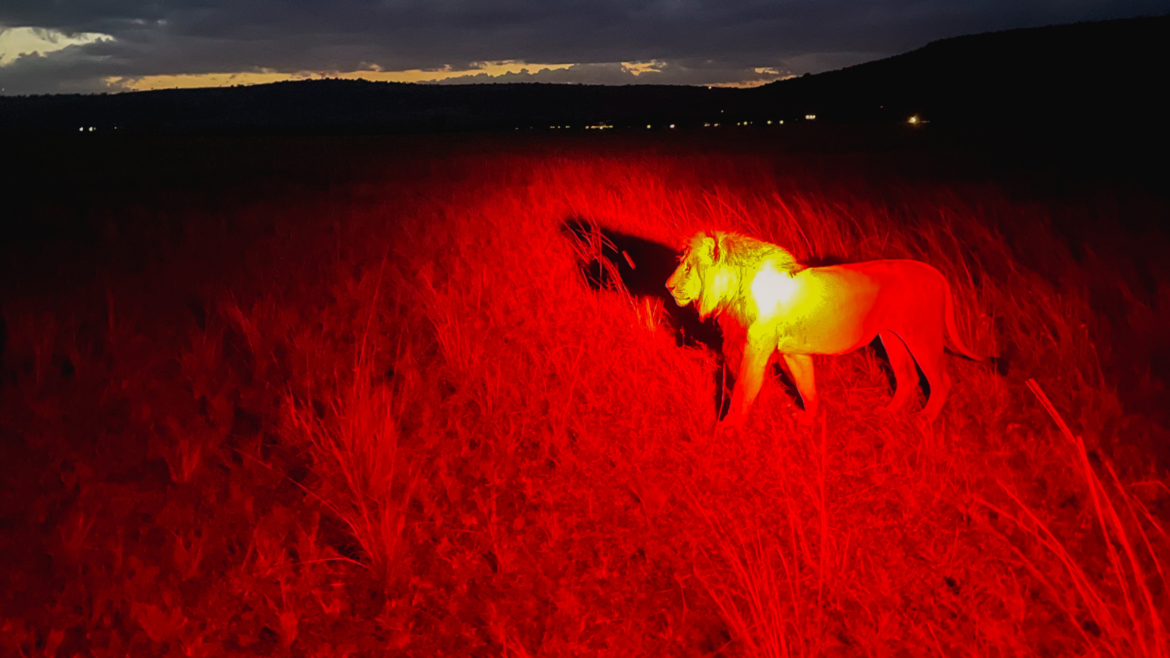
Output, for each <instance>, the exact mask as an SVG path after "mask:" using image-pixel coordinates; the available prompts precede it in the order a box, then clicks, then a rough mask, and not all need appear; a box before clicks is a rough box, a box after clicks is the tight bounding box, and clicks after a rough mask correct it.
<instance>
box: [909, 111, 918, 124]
mask: <svg viewBox="0 0 1170 658" xmlns="http://www.w3.org/2000/svg"><path fill="white" fill-rule="evenodd" d="M909 121H910V125H912V126H917V125H918V115H917V114H915V115H914V116H912V117H910V120H909Z"/></svg>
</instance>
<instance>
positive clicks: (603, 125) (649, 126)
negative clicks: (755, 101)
mask: <svg viewBox="0 0 1170 658" xmlns="http://www.w3.org/2000/svg"><path fill="white" fill-rule="evenodd" d="M804 118H805V120H807V121H813V120H815V119H816V118H817V115H815V114H806V115H804ZM755 123H756V122H755V121H738V122H736V124H735V125H737V126H752V125H755ZM764 123H765V124H767V125H769V126H771V125H777V126H782V125H784V120H783V119H777V120H775V121H773V120H768V121H765V122H764ZM912 123H913V122H912ZM722 125H723V124H722V123H704V124H703V127H704V128H718V127H720V126H722ZM659 127H663V126H659ZM665 127H666V128H669V129H672V130H673V129H675V128H678V125H677V124H673V123H672V124H669V125H667V126H665ZM613 128H614V126H613V125H611V124H608V123H599V124H593V125H588V126H585V130H613ZM548 129H549V130H572V129H573V126H549V127H548ZM646 129H647V130H653V129H654V124H652V123H648V124H646ZM516 130H520V128H516Z"/></svg>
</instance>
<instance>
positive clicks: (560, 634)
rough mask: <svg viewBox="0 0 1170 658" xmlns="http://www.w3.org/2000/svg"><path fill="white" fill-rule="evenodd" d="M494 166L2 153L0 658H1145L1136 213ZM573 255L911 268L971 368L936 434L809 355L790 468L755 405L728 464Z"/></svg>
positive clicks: (885, 165) (423, 153)
mask: <svg viewBox="0 0 1170 658" xmlns="http://www.w3.org/2000/svg"><path fill="white" fill-rule="evenodd" d="M509 137H510V136H503V137H490V138H486V137H484V138H470V137H447V138H437V137H436V138H376V139H375V138H370V139H356V138H355V139H339V138H333V139H326V138H315V139H308V138H303V139H275V138H272V139H251V140H245V139H236V140H216V139H194V138H190V139H178V138H175V139H163V138H158V139H143V140H140V141H134V140H130V141H120V142H98V141H90V142H78V143H73V144H50V145H45V144H39V145H33V144H27V145H25V146H24V147H23V148H24V149H25V150H24V151H21V152H20V155H21V158H23V159H21V160H19V161H21V162H26V163H28V166H27V167H26V168H25V172H26V173H25V174H24V178H20V177H19V176H18V177H17V178H16V179H9V182H10V183H11V187H10V188H9V192H8V193H7V195H6V197H7V198H6V199H5V205H6V207H7V208H8V211H9V212H8V216H7V218H6V219H5V221H6V222H7V226H6V231H7V234H8V235H9V236H10V237H11V239H10V241H9V243H8V244H7V245H5V247H4V253H3V257H4V260H5V262H4V263H3V264H2V266H3V270H2V271H3V274H2V276H3V278H2V279H0V295H2V297H0V311H2V314H3V320H4V323H3V325H0V326H3V329H4V330H3V331H2V332H0V346H2V348H3V371H2V373H3V377H2V380H0V464H2V466H0V469H2V470H0V475H2V477H3V480H2V482H3V485H2V487H0V603H2V607H0V654H3V655H11V656H28V657H31V656H67V657H72V656H124V655H129V656H237V655H238V656H243V655H277V656H322V657H325V656H329V657H333V656H374V655H377V656H382V655H390V656H398V655H401V656H465V655H477V656H497V655H498V656H512V655H515V656H562V655H604V656H704V655H727V656H918V655H923V656H926V655H930V656H1031V655H1038V656H1071V655H1100V656H1119V657H1120V656H1159V657H1164V656H1168V655H1170V635H1168V634H1167V630H1166V624H1167V621H1168V619H1167V617H1168V610H1170V601H1168V599H1167V596H1168V588H1167V580H1166V575H1165V573H1164V569H1165V568H1166V566H1167V565H1168V564H1170V562H1168V559H1167V558H1168V556H1167V551H1168V549H1170V538H1168V537H1167V535H1166V532H1165V527H1166V523H1167V520H1168V519H1167V517H1168V515H1170V509H1168V506H1170V490H1168V489H1167V486H1166V482H1167V467H1168V465H1170V459H1167V457H1166V455H1167V449H1166V447H1167V445H1168V443H1167V442H1168V441H1170V435H1168V434H1167V432H1166V431H1165V430H1164V429H1163V427H1164V426H1165V425H1166V423H1167V420H1168V419H1167V415H1166V410H1165V408H1164V403H1165V401H1166V399H1167V398H1166V394H1165V393H1166V392H1165V389H1164V386H1163V383H1162V379H1161V377H1162V375H1163V374H1164V373H1165V370H1166V364H1167V358H1168V345H1167V341H1166V339H1165V336H1166V335H1167V332H1168V331H1170V264H1168V263H1167V261H1166V259H1165V253H1166V251H1167V244H1168V243H1167V240H1166V237H1165V235H1164V234H1163V233H1162V232H1160V231H1158V230H1155V229H1151V228H1150V227H1151V226H1155V227H1156V226H1157V225H1158V223H1159V222H1162V221H1165V220H1166V219H1167V218H1168V217H1170V213H1168V210H1167V208H1168V206H1167V202H1166V199H1165V198H1164V197H1162V196H1159V195H1158V194H1156V193H1155V191H1152V190H1151V189H1150V188H1148V187H1143V186H1142V185H1132V184H1128V183H1125V182H1121V181H1108V182H1094V180H1092V179H1091V178H1084V179H1076V180H1071V181H1066V180H1064V179H1062V178H1061V174H1059V170H1058V169H1057V170H1053V171H1057V173H1056V174H1053V173H1051V172H1050V171H1049V172H1048V173H1045V172H1046V171H1048V170H1045V171H1042V172H1040V173H1039V174H1036V175H1033V173H1034V172H1033V173H1029V172H1023V171H1022V170H1013V171H1008V173H1004V174H1002V175H1000V174H999V173H997V172H998V171H999V170H997V169H996V168H995V167H991V168H987V167H985V166H972V167H970V168H968V169H964V168H963V167H956V166H955V162H956V160H957V159H961V158H962V157H963V156H961V155H959V154H956V153H953V152H929V151H920V150H910V151H900V150H889V149H885V150H879V151H876V152H869V153H865V152H862V153H847V152H841V150H840V149H836V151H837V152H836V153H815V152H809V151H808V150H801V151H800V152H795V153H786V152H785V149H784V147H783V142H782V141H770V140H769V139H765V138H763V137H759V138H757V137H751V138H749V139H746V140H738V141H735V142H734V143H732V142H729V143H727V144H722V143H720V141H719V140H718V139H709V138H704V139H703V140H697V139H691V140H688V139H686V138H670V139H668V138H666V137H661V138H659V137H654V136H649V137H642V138H638V139H627V138H623V137H621V136H611V135H606V136H604V137H596V138H565V139H555V140H553V139H534V138H524V139H510V138H509ZM14 161H17V160H14ZM1059 164H1060V163H1054V166H1058V165H1059ZM13 181H15V182H13ZM34 181H35V182H36V184H34ZM569 218H579V219H583V220H586V221H590V222H596V223H598V224H600V225H602V226H604V227H606V228H608V229H611V230H615V231H621V232H623V233H626V234H630V235H636V236H640V237H643V238H646V239H648V240H654V241H657V242H661V243H665V244H670V245H676V244H678V243H679V242H680V240H681V239H682V238H683V237H684V236H686V235H688V234H689V233H690V232H692V231H693V230H695V229H696V228H700V227H717V228H730V229H735V230H741V231H745V232H749V233H751V234H753V235H756V236H758V237H762V238H765V239H768V240H771V241H773V242H776V243H779V244H782V245H786V246H788V247H789V248H790V249H791V250H792V251H793V252H794V253H795V254H796V255H797V256H798V257H799V258H802V259H809V260H814V259H837V260H840V259H843V260H865V259H871V258H879V257H908V258H917V259H921V260H924V261H927V262H929V263H931V264H933V265H935V266H936V267H938V268H939V269H940V270H942V271H943V272H944V273H945V274H946V275H947V276H948V278H949V279H950V281H951V283H952V286H953V289H954V291H955V295H956V301H957V312H958V318H959V325H960V331H961V332H962V333H963V335H964V336H965V337H966V338H967V342H968V344H970V345H971V346H972V347H973V348H975V349H976V350H977V351H979V352H981V353H985V354H992V353H994V354H999V355H1001V357H1002V358H1001V359H1000V361H999V362H998V364H989V363H979V362H973V361H968V360H963V359H960V358H958V357H954V356H947V357H945V358H946V361H947V366H948V368H949V369H950V371H951V373H952V375H953V377H954V379H955V386H954V389H953V390H952V392H951V395H950V398H949V401H948V403H947V405H946V407H945V409H944V410H943V413H942V415H941V417H940V418H939V419H938V420H937V421H936V422H935V423H934V424H933V425H930V426H927V425H924V424H923V423H922V422H921V421H920V420H918V419H917V418H915V417H914V416H913V415H908V414H901V413H899V414H892V415H890V414H885V413H883V412H882V411H881V407H882V406H883V405H884V404H885V403H886V402H887V401H888V399H889V396H890V394H891V390H890V386H889V375H888V371H887V368H886V366H885V364H884V362H883V361H882V359H881V358H880V356H879V355H878V354H876V353H875V350H873V349H868V348H866V349H862V350H860V351H858V352H856V353H854V354H851V355H848V356H843V357H838V358H820V359H818V360H817V378H818V387H819V389H820V391H821V394H822V398H823V406H824V407H825V409H824V411H823V415H822V416H821V418H820V419H819V420H818V422H817V423H816V424H815V425H814V426H813V427H812V428H811V429H810V428H805V427H803V426H799V425H797V424H796V423H795V422H794V421H793V419H792V417H791V412H792V411H793V410H794V409H795V402H794V400H793V398H792V395H791V393H790V392H789V391H787V390H786V389H785V387H784V386H783V385H782V383H781V379H780V378H779V377H778V376H775V375H773V376H770V378H769V380H770V381H768V382H766V384H765V388H764V391H763V393H762V395H761V398H760V399H759V400H758V402H757V403H756V406H755V408H754V410H753V412H752V414H751V416H750V417H749V420H748V423H747V425H746V427H745V428H744V429H743V430H742V431H740V432H738V433H735V434H732V435H719V434H716V433H715V431H714V423H715V420H716V418H715V412H716V401H717V399H718V396H717V392H716V390H715V386H716V377H715V373H716V371H717V370H718V368H719V365H718V363H719V361H718V358H717V355H716V354H715V353H713V352H712V351H711V350H709V349H707V348H705V347H703V346H702V345H694V344H691V343H689V342H686V341H680V340H679V339H678V336H677V333H676V332H675V331H674V330H673V328H672V326H671V325H670V324H669V322H668V319H669V318H668V316H667V314H666V313H665V311H666V309H665V308H663V307H662V306H661V300H654V299H646V298H637V297H631V296H630V295H629V294H626V293H625V292H624V291H623V290H621V289H619V288H616V287H611V288H610V289H602V290H593V289H591V288H590V287H589V286H588V285H587V283H586V280H585V278H584V277H583V276H582V270H581V263H580V257H581V255H582V253H581V250H580V248H579V247H575V246H574V243H573V242H572V241H571V240H570V239H569V238H568V237H567V236H566V234H565V232H564V231H563V230H562V223H563V222H564V221H565V220H566V219H569ZM997 366H998V370H999V372H997ZM1029 382H1031V383H1029ZM1046 401H1047V402H1046ZM1062 423H1064V424H1067V427H1062V425H1061V424H1062Z"/></svg>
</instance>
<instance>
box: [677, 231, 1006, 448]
mask: <svg viewBox="0 0 1170 658" xmlns="http://www.w3.org/2000/svg"><path fill="white" fill-rule="evenodd" d="M666 287H667V289H668V290H669V291H670V294H671V295H672V296H673V297H674V300H675V302H676V303H677V304H678V305H679V306H686V305H687V304H690V303H692V302H695V306H696V307H697V309H698V312H699V317H700V319H704V320H705V319H706V318H708V317H710V316H712V315H714V316H716V317H717V318H718V320H719V326H720V328H721V329H722V331H723V334H724V336H725V340H726V341H728V342H734V343H736V344H739V343H742V345H743V357H742V363H741V364H740V367H739V377H738V379H737V380H736V382H735V389H734V391H733V392H732V396H731V408H730V409H729V410H728V412H727V417H726V418H725V419H724V421H723V422H724V423H726V425H727V426H732V427H738V426H741V425H742V424H743V422H744V419H745V418H746V416H747V413H748V410H749V409H750V408H751V406H752V403H753V402H754V401H755V399H756V396H757V395H759V392H760V387H761V386H762V385H763V381H764V371H765V369H766V367H767V365H768V360H769V359H770V358H771V356H772V354H773V353H774V352H779V353H780V355H781V356H782V357H783V360H784V364H785V365H786V366H787V369H788V371H789V373H791V375H792V379H793V380H794V382H795V384H796V389H797V391H798V392H799V393H800V397H801V399H802V400H803V401H804V411H803V412H797V413H796V414H794V415H795V416H796V417H797V419H798V420H799V421H800V422H802V423H804V424H810V423H812V421H813V420H814V418H815V417H816V413H817V392H816V386H815V380H814V376H813V362H812V355H814V354H818V355H819V354H829V355H838V354H847V353H849V352H852V351H853V350H856V349H857V348H859V347H861V346H863V345H868V344H869V343H870V342H872V341H873V339H874V337H876V336H881V339H882V345H883V346H885V349H886V354H887V355H888V356H889V360H890V365H891V366H892V368H893V371H894V377H895V379H896V387H895V390H894V396H893V399H892V400H890V403H889V405H888V406H887V409H888V410H891V411H894V410H897V409H900V408H901V407H903V406H904V405H905V404H906V403H907V402H909V400H910V398H911V397H912V396H913V395H914V392H915V390H916V389H917V388H918V372H917V370H916V369H915V367H914V364H915V362H916V361H917V363H918V368H921V370H922V373H923V374H924V375H925V376H926V380H927V381H928V382H929V383H930V399H929V400H928V401H927V403H926V406H925V407H924V408H923V410H922V417H923V418H925V419H926V420H927V422H930V421H933V420H934V419H935V418H936V417H937V416H938V414H939V412H940V411H941V410H942V407H943V403H944V402H945V401H946V398H947V393H948V392H949V391H950V389H951V379H950V376H949V375H948V374H947V371H946V368H945V367H944V364H943V359H942V356H943V347H944V338H943V330H944V326H945V329H946V333H947V334H948V335H949V336H950V339H951V343H952V345H953V347H954V349H955V351H956V352H957V353H960V354H962V355H963V356H966V357H968V358H970V359H974V360H977V361H981V360H983V359H982V357H979V356H976V355H975V354H974V353H973V352H972V351H971V350H970V349H969V348H968V347H967V346H966V345H965V344H964V343H963V341H962V340H961V339H960V338H959V336H958V334H957V332H956V331H955V313H954V300H953V299H952V297H951V287H950V284H949V283H948V282H947V279H946V277H945V276H943V274H942V272H939V271H938V270H937V269H935V268H933V267H931V266H930V265H927V264H926V263H922V262H919V261H915V260H876V261H869V262H863V263H852V264H847V265H833V266H829V267H805V266H804V265H802V264H800V263H799V262H797V260H796V259H795V258H794V257H793V256H792V254H791V253H789V252H788V251H787V250H785V249H784V248H782V247H779V246H777V245H774V244H770V243H768V242H764V241H761V240H756V239H754V238H750V237H747V236H745V235H740V234H738V233H732V232H727V231H700V232H699V233H696V234H695V235H694V236H693V237H692V238H691V239H690V241H689V243H688V244H687V246H686V248H685V251H684V253H683V255H682V257H681V261H680V263H679V265H678V268H677V269H676V270H675V271H674V273H673V274H672V275H671V276H670V279H668V280H667V282H666Z"/></svg>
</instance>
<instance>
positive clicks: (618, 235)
mask: <svg viewBox="0 0 1170 658" xmlns="http://www.w3.org/2000/svg"><path fill="white" fill-rule="evenodd" d="M562 228H563V230H564V232H565V234H566V235H567V236H568V237H569V238H570V240H571V241H572V242H573V248H574V252H575V253H576V254H577V258H578V262H579V264H580V268H581V274H582V276H583V277H584V278H585V283H586V284H587V285H588V286H589V287H590V288H592V289H593V290H621V289H624V290H626V291H627V292H628V293H629V294H630V295H632V296H634V297H642V298H650V299H656V300H659V301H661V306H662V309H663V312H664V313H665V315H666V322H665V324H666V325H667V326H668V327H669V328H670V330H671V332H672V333H673V334H674V339H675V343H676V344H677V345H679V346H680V347H681V346H683V345H689V346H698V345H702V346H705V347H707V348H709V349H710V350H711V351H712V352H714V353H715V354H716V355H717V358H718V359H719V361H720V365H721V367H719V368H717V369H716V371H715V406H716V411H717V413H718V415H719V417H720V418H722V417H723V416H724V415H725V414H726V413H727V409H728V408H729V407H730V405H731V393H730V391H731V387H732V385H733V380H732V376H731V374H730V373H729V372H727V368H725V367H722V361H723V333H722V332H721V331H720V330H719V326H718V325H717V324H716V323H715V321H714V320H708V321H705V322H704V321H702V320H700V319H699V314H698V313H697V312H696V311H695V309H694V308H693V307H691V306H686V307H682V306H679V305H678V304H677V303H675V301H674V298H673V297H671V295H670V291H669V290H667V289H666V280H667V279H669V278H670V275H671V274H672V273H673V272H674V270H675V268H676V267H677V266H678V259H679V252H678V251H677V250H676V249H674V248H672V247H669V246H667V245H664V244H662V243H660V242H655V241H654V240H647V239H646V238H641V237H638V236H636V235H630V234H627V233H622V232H620V231H614V230H612V229H608V228H605V227H603V226H600V225H598V224H595V223H593V222H589V221H587V220H584V219H581V218H577V217H571V218H569V219H567V220H565V222H564V223H563V224H562ZM725 374H726V377H725ZM725 380H726V381H725Z"/></svg>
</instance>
